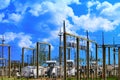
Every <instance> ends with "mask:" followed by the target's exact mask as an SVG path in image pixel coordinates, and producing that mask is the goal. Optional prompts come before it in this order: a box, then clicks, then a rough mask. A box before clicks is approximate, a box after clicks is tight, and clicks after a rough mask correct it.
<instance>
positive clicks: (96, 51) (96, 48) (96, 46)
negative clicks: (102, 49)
mask: <svg viewBox="0 0 120 80" xmlns="http://www.w3.org/2000/svg"><path fill="white" fill-rule="evenodd" d="M95 53H96V71H95V74H96V80H97V68H98V45H97V44H95Z"/></svg>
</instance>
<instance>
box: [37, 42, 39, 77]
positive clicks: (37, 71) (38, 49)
mask: <svg viewBox="0 0 120 80" xmlns="http://www.w3.org/2000/svg"><path fill="white" fill-rule="evenodd" d="M36 45H37V48H36V58H37V60H36V65H37V69H36V70H37V71H36V72H37V78H38V77H39V72H38V71H39V61H38V57H39V56H38V53H39V42H37V44H36Z"/></svg>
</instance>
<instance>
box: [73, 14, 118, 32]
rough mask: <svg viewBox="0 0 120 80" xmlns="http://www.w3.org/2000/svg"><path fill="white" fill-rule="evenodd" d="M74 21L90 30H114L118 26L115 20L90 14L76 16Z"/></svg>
mask: <svg viewBox="0 0 120 80" xmlns="http://www.w3.org/2000/svg"><path fill="white" fill-rule="evenodd" d="M73 21H74V23H75V24H76V25H77V26H79V27H80V28H83V29H85V30H89V31H91V32H94V31H97V30H105V31H110V30H114V28H115V26H116V24H114V22H112V21H109V20H108V19H105V18H102V17H96V16H94V15H92V16H90V14H87V15H82V16H80V17H75V18H74V20H73Z"/></svg>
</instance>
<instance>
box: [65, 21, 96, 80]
mask: <svg viewBox="0 0 120 80" xmlns="http://www.w3.org/2000/svg"><path fill="white" fill-rule="evenodd" d="M63 31H64V32H63V43H64V45H63V46H64V80H66V79H67V75H66V48H67V46H66V36H67V35H69V36H73V37H75V38H76V42H77V49H76V51H77V80H79V50H80V48H79V46H80V45H79V41H80V39H82V40H85V41H87V80H88V79H89V42H91V43H94V44H95V45H96V47H97V43H96V42H95V41H92V40H89V39H88V38H87V39H86V38H83V37H80V36H76V35H74V34H70V33H67V32H66V29H65V21H64V22H63ZM96 55H97V48H96ZM96 59H97V56H96ZM96 63H97V62H96ZM96 71H97V70H96Z"/></svg>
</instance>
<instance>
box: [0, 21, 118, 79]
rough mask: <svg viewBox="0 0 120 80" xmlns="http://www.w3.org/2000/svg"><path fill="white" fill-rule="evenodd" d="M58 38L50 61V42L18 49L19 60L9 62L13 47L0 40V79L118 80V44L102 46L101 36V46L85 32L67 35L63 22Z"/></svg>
mask: <svg viewBox="0 0 120 80" xmlns="http://www.w3.org/2000/svg"><path fill="white" fill-rule="evenodd" d="M59 37H60V40H59V41H60V43H59V47H58V49H59V51H57V52H58V53H59V57H58V60H53V59H52V54H56V53H52V51H51V49H52V47H51V44H50V43H48V42H36V44H35V46H34V47H32V48H30V47H22V49H21V52H22V53H21V58H20V60H18V61H13V60H12V59H11V54H12V53H11V48H12V47H14V46H10V45H9V44H5V43H4V38H3V39H1V41H2V43H1V44H0V47H1V48H0V49H1V50H0V52H1V53H0V78H1V79H0V80H4V77H7V78H8V79H10V78H13V79H14V80H17V79H18V78H19V79H22V80H24V79H25V80H108V78H109V77H115V80H120V44H105V42H104V34H103V36H102V40H103V41H102V42H103V43H102V45H101V44H98V42H96V41H94V40H91V39H90V36H89V33H88V31H86V37H82V36H79V35H75V34H71V33H68V32H67V31H66V25H65V21H63V32H61V30H60V34H59ZM91 46H92V47H91ZM91 48H92V49H91ZM100 51H101V52H100ZM26 52H28V54H27V55H26V54H25V53H26ZM6 54H7V57H4V55H6ZM99 54H100V55H102V56H101V57H102V58H101V59H100V57H99ZM116 54H117V58H116ZM111 55H112V56H111ZM111 59H113V63H111ZM116 61H118V63H117V62H116Z"/></svg>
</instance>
